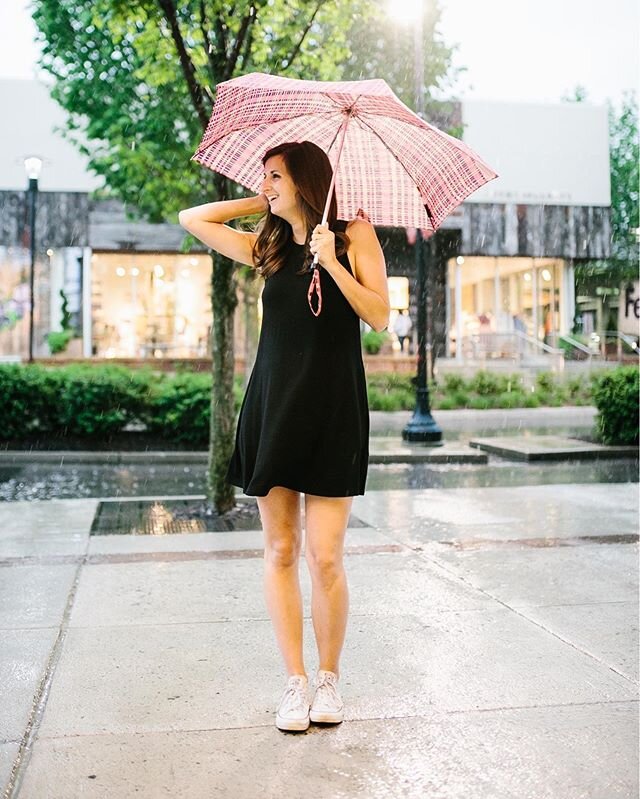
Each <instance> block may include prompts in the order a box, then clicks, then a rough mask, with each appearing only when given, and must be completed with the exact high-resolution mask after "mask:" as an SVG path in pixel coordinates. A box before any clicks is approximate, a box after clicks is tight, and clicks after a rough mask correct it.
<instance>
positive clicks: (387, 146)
mask: <svg viewBox="0 0 640 799" xmlns="http://www.w3.org/2000/svg"><path fill="white" fill-rule="evenodd" d="M358 119H359V120H360V121H361V122H362V124H363V125H366V127H367V128H368V129H369V130H370V131H371V133H373V135H374V136H376V138H378V139H379V140H380V142H382V144H383V146H384V147H385V148H386V149H387V150H388V151H389V152H390V153H391V155H392V156H393V157H394V158H395V160H396V161H398V162H399V163H400V164H402V161H400V159H399V158H398V156H397V155H396V154H395V153H394V152H393V150H392V149H391V148H390V147H389V145H388V144H387V143H386V142H385V140H384V139H383V138H382V137H381V136H380V134H379V133H378V132H377V130H375V128H373V127H372V126H371V125H370V124H369V123H368V122H367V121H366V120H365V119H364V118H363V117H361V116H359V117H358ZM402 166H403V168H404V164H402ZM412 180H413V178H412ZM414 185H415V182H414ZM416 188H417V186H416ZM418 194H420V191H419V190H418ZM420 202H421V203H422V206H423V207H424V210H425V211H426V212H427V216H428V217H429V221H430V222H431V225H432V227H433V229H434V230H435V229H436V223H435V219H434V218H433V214H432V213H431V211H430V209H429V206H428V205H427V204H426V203H425V202H423V199H422V195H421V194H420Z"/></svg>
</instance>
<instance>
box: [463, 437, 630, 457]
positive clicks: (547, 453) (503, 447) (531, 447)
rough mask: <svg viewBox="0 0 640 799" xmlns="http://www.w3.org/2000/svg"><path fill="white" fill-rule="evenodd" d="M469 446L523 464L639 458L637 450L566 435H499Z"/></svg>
mask: <svg viewBox="0 0 640 799" xmlns="http://www.w3.org/2000/svg"><path fill="white" fill-rule="evenodd" d="M469 446H470V447H477V448H478V449H483V450H485V451H486V452H492V453H494V454H495V455H500V456H501V457H502V458H511V459H513V460H521V461H558V460H594V459H601V458H637V457H638V447H626V446H605V445H603V444H590V443H588V442H586V441H581V440H579V439H576V438H567V437H566V436H517V437H515V436H496V437H495V438H472V439H471V440H470V441H469Z"/></svg>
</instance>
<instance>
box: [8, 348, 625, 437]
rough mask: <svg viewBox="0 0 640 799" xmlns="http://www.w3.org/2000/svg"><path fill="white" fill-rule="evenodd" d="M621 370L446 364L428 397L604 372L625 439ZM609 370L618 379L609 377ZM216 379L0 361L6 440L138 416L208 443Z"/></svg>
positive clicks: (578, 382) (540, 397) (374, 398)
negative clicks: (470, 371)
mask: <svg viewBox="0 0 640 799" xmlns="http://www.w3.org/2000/svg"><path fill="white" fill-rule="evenodd" d="M620 371H625V370H620ZM625 373H626V374H627V375H629V376H631V377H625V378H624V379H622V378H617V379H616V378H613V375H614V374H615V373H606V374H605V375H604V377H601V378H600V376H595V377H594V376H591V375H581V376H577V377H573V378H571V379H569V380H566V381H560V380H558V378H556V377H555V376H554V375H552V374H550V373H548V372H545V373H541V374H539V375H538V377H537V380H536V385H535V387H534V391H531V390H525V388H524V380H523V377H522V375H519V374H517V373H516V374H511V375H496V374H494V373H491V372H488V371H486V370H481V371H479V372H477V373H476V374H475V375H474V376H473V377H472V378H470V379H465V378H463V377H461V376H460V375H454V374H449V375H444V376H443V378H442V379H441V380H438V381H437V382H434V383H431V384H430V385H429V389H430V398H431V406H432V408H433V409H434V410H440V409H443V410H444V409H449V408H476V409H485V408H518V407H537V406H540V405H562V404H567V403H568V404H572V405H581V404H589V403H590V402H591V390H592V387H591V384H592V383H593V382H594V381H595V380H596V379H597V378H599V381H600V382H598V385H599V387H600V388H599V391H600V393H601V394H602V396H603V397H604V399H603V400H602V405H603V408H604V413H605V414H606V421H603V422H602V431H603V436H606V437H607V440H613V438H615V437H616V436H617V437H618V439H619V440H622V439H625V440H626V439H627V438H628V436H629V435H631V433H629V432H628V431H627V430H626V428H624V429H622V430H621V432H618V428H619V427H620V422H619V420H618V421H617V422H614V421H611V418H610V417H611V415H612V413H614V410H613V409H615V408H616V407H618V405H620V403H622V405H623V406H624V408H625V410H624V413H623V414H622V415H623V416H624V414H626V417H625V418H626V419H627V423H628V425H627V426H629V427H632V425H631V424H630V422H629V420H630V418H631V416H632V414H633V413H634V412H632V411H631V410H629V409H630V404H631V399H630V396H628V395H627V394H625V395H624V397H625V398H624V400H622V399H620V398H618V399H616V400H615V402H612V401H611V399H610V398H609V394H610V393H613V394H614V395H615V396H616V397H618V395H619V393H620V386H621V385H622V384H621V383H620V380H622V383H624V385H626V384H627V382H628V381H629V380H632V375H633V374H635V380H636V383H635V385H636V394H637V370H635V369H633V368H631V369H629V368H626V371H625ZM607 378H611V379H613V380H614V382H613V383H610V382H607ZM367 384H368V396H369V407H370V409H371V410H384V411H403V410H409V411H412V410H413V409H414V408H415V385H414V380H413V378H412V377H411V376H410V375H398V374H377V373H373V374H370V375H368V376H367ZM211 389H212V378H211V374H210V373H197V372H189V371H186V370H179V371H178V372H177V373H176V374H174V375H167V374H165V373H157V372H154V371H152V369H151V367H150V366H149V367H144V368H143V369H128V368H126V367H124V366H120V365H116V364H108V363H107V364H104V365H102V364H100V365H90V364H76V365H70V366H60V367H44V366H40V365H38V364H31V365H29V364H27V365H18V364H0V440H4V441H10V440H16V441H18V440H29V439H30V438H33V437H34V436H36V435H40V434H47V435H51V436H54V437H58V438H59V437H65V436H69V437H71V436H75V437H78V438H86V439H88V440H94V441H96V440H98V439H105V438H107V439H108V438H109V437H111V436H113V435H116V434H117V433H120V432H122V431H123V429H124V428H125V427H126V426H127V425H132V424H133V425H136V426H137V427H138V428H146V430H147V432H148V433H150V434H152V435H154V436H156V437H157V438H158V439H159V440H165V441H168V442H175V443H176V444H178V443H179V444H182V445H188V446H197V447H200V446H206V445H207V442H208V440H209V423H210V421H209V420H210V414H211V407H210V404H211ZM234 396H235V408H236V412H237V411H238V410H239V409H240V404H241V402H242V398H243V396H244V380H243V379H242V377H241V376H236V378H235V383H234ZM635 399H636V400H637V397H636V398H635ZM636 410H637V407H636ZM614 415H615V414H614ZM619 415H620V414H618V416H619ZM616 418H617V417H616ZM616 425H617V426H616ZM623 427H624V426H623ZM610 431H612V432H610ZM620 436H622V438H620ZM612 437H613V438H612ZM603 440H604V438H603ZM635 440H636V441H637V425H636V427H635Z"/></svg>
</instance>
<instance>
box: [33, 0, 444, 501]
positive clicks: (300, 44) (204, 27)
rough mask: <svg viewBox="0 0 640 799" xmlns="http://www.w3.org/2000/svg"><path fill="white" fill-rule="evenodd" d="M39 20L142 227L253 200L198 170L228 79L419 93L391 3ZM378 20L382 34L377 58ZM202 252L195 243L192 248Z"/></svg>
mask: <svg viewBox="0 0 640 799" xmlns="http://www.w3.org/2000/svg"><path fill="white" fill-rule="evenodd" d="M438 13H439V12H438ZM33 19H34V21H35V23H36V27H37V29H38V31H39V39H40V41H41V42H42V57H41V60H40V65H41V66H42V67H43V68H44V69H45V70H47V71H48V72H49V73H50V74H51V76H52V77H53V84H52V86H51V96H52V97H53V98H54V99H55V100H56V101H57V102H58V103H59V104H60V105H61V106H62V107H63V108H64V109H65V111H66V112H67V114H68V120H67V127H66V129H65V131H63V133H64V134H65V135H66V136H67V138H68V139H69V140H70V141H72V142H73V143H74V144H75V145H76V147H77V148H78V149H79V150H80V152H82V153H84V154H85V155H86V156H87V158H88V161H89V166H90V168H91V169H92V170H93V171H94V172H95V173H96V174H97V175H100V176H102V177H103V178H104V182H105V189H104V190H103V193H104V194H106V195H107V196H116V197H118V198H119V199H120V200H122V202H123V203H124V207H125V211H126V213H127V215H128V216H129V217H130V218H131V219H135V218H136V217H141V218H144V219H146V220H148V221H150V222H161V221H165V220H168V221H172V222H175V221H177V212H178V211H179V210H180V209H181V208H185V207H188V206H191V205H196V204H200V203H202V202H207V201H215V200H218V199H224V198H230V197H234V196H241V195H242V194H244V193H246V192H245V190H244V189H241V188H240V187H237V186H235V184H232V183H231V182H230V181H228V180H226V179H225V178H223V177H222V176H220V175H217V174H215V173H212V172H210V171H209V170H206V169H203V168H202V167H200V166H199V165H197V164H195V163H194V162H190V158H191V156H192V154H193V152H194V151H195V149H196V147H197V145H198V144H199V142H200V139H201V137H202V134H203V132H204V130H205V128H206V125H207V122H208V120H209V117H210V114H211V109H212V106H213V102H214V100H215V87H216V86H217V85H218V84H219V83H220V82H222V81H226V80H229V79H230V78H232V77H237V76H238V75H241V74H245V73H247V72H252V71H263V72H275V73H278V74H284V75H287V76H289V77H297V78H305V79H316V80H340V79H344V78H347V77H349V74H347V73H349V70H351V74H352V73H354V72H359V73H360V74H359V75H358V77H373V76H374V75H373V73H372V72H371V71H370V70H375V71H377V75H384V76H387V75H390V74H393V78H392V80H391V81H390V83H391V84H392V85H393V88H394V89H396V90H397V91H399V93H400V95H401V96H402V95H403V91H407V92H410V91H411V90H410V89H409V88H408V87H409V86H410V85H411V81H412V78H410V77H409V76H410V75H412V70H411V68H410V67H409V66H408V65H410V64H411V63H412V58H413V56H412V55H408V54H407V53H406V52H405V45H402V42H401V40H398V42H399V43H398V47H397V49H396V50H394V51H393V52H394V56H393V61H394V63H393V64H392V65H390V59H389V55H388V54H387V56H386V57H385V47H389V46H391V45H390V43H389V39H388V38H387V29H390V28H389V23H388V21H387V22H385V19H384V16H383V12H382V5H381V3H379V2H368V0H350V2H340V1H339V0H252V1H251V0H239V1H238V2H236V3H233V4H229V3H226V2H223V1H222V0H181V1H180V2H176V0H138V2H134V3H128V2H125V1H124V0H34V5H33ZM370 23H371V24H372V25H375V26H376V27H375V29H376V30H377V31H378V32H379V36H380V37H381V38H379V40H378V41H377V42H376V52H375V53H373V52H372V51H371V47H370V43H371V42H370V39H368V37H367V30H368V29H369V27H368V26H369V24H370ZM433 31H434V28H433V25H431V26H430V25H429V24H427V25H426V26H425V49H426V50H427V52H429V51H430V49H431V50H432V51H433V53H434V55H433V59H431V57H428V58H426V59H425V60H426V65H427V66H426V68H425V81H426V82H427V83H429V84H430V83H436V82H437V79H438V78H440V77H442V75H444V74H445V73H446V68H447V66H448V56H447V51H446V48H444V46H443V45H441V43H439V45H438V47H435V46H434V47H432V45H433ZM389 35H390V34H389ZM393 35H395V34H393ZM404 35H405V39H406V37H407V36H408V34H404ZM351 38H353V41H354V44H353V46H352V47H350V45H349V43H350V40H351ZM385 42H386V44H385ZM411 52H412V50H411ZM367 53H368V54H369V56H368V60H366V59H367ZM403 65H404V66H403ZM347 67H348V69H347ZM390 69H391V72H390V71H389V70H390ZM403 69H404V70H405V75H404V78H405V79H406V80H405V81H404V82H403V75H402V70H403ZM377 75H376V76H377ZM411 96H412V95H411V94H408V95H407V100H409V99H410V97H411ZM408 104H412V103H409V102H408ZM99 195H100V193H98V196H99ZM188 244H189V239H188V238H187V239H186V240H185V249H186V248H187V247H188ZM210 254H211V258H212V282H211V291H212V310H213V335H212V350H213V358H212V361H213V366H212V369H213V386H214V388H213V393H212V400H211V435H210V448H209V465H208V471H207V478H208V479H207V500H208V502H209V503H210V504H213V505H214V506H215V508H216V510H217V511H218V512H219V513H224V512H226V511H228V510H230V509H231V508H232V507H233V504H234V489H233V487H232V486H229V485H228V484H227V483H226V481H225V480H224V473H225V470H226V464H227V463H228V460H229V457H230V455H231V451H232V448H233V433H234V430H233V425H234V420H235V413H234V405H233V371H234V347H233V313H234V309H235V307H236V304H237V299H236V283H235V279H236V278H235V274H234V269H233V266H234V264H233V263H232V262H230V261H229V260H228V259H226V258H223V257H222V256H220V255H219V254H218V253H215V252H212V251H210ZM236 271H238V272H240V275H243V274H246V269H245V270H236Z"/></svg>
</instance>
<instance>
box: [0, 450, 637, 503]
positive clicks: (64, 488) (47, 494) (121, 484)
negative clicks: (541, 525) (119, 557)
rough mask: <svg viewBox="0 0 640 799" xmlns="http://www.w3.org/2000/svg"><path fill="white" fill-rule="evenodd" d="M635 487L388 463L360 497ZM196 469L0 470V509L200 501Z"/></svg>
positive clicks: (628, 475) (601, 465)
mask: <svg viewBox="0 0 640 799" xmlns="http://www.w3.org/2000/svg"><path fill="white" fill-rule="evenodd" d="M627 482H638V462H637V461H633V460H628V459H626V460H607V461H596V462H582V461H575V462H572V461H570V462H567V463H535V462H534V463H526V462H514V461H511V460H505V459H503V458H500V457H497V456H493V455H489V459H488V462H487V463H486V464H422V463H394V464H374V465H371V466H369V471H368V474H367V484H366V491H384V490H389V489H402V488H406V489H420V488H462V487H465V486H467V487H472V486H505V487H507V486H518V485H540V484H564V483H627ZM205 488H206V484H205V467H204V466H203V465H202V464H182V465H181V464H166V465H161V466H152V465H150V464H146V465H145V464H122V465H114V466H107V465H104V464H98V465H95V464H94V465H92V464H69V465H67V466H62V467H56V466H53V465H51V464H33V465H19V466H2V465H0V503H2V502H3V501H5V502H15V501H24V500H42V499H53V498H58V499H73V498H82V497H84V498H89V497H112V498H118V497H142V496H145V497H148V496H167V495H169V496H172V495H178V494H179V495H197V496H199V495H201V494H203V493H204V491H205Z"/></svg>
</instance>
